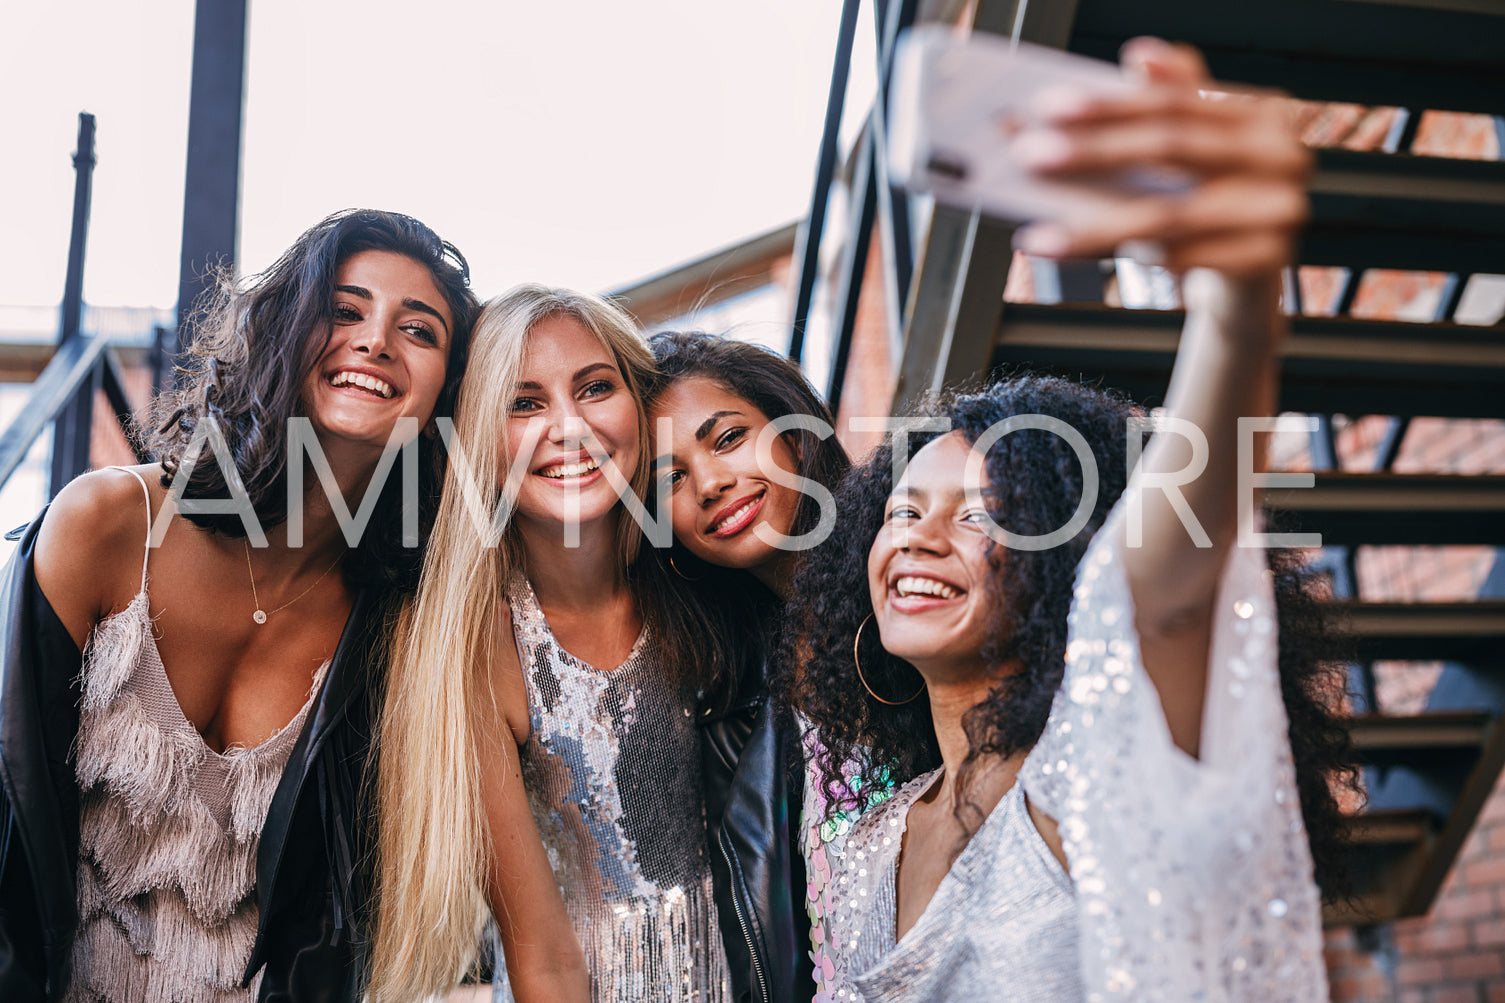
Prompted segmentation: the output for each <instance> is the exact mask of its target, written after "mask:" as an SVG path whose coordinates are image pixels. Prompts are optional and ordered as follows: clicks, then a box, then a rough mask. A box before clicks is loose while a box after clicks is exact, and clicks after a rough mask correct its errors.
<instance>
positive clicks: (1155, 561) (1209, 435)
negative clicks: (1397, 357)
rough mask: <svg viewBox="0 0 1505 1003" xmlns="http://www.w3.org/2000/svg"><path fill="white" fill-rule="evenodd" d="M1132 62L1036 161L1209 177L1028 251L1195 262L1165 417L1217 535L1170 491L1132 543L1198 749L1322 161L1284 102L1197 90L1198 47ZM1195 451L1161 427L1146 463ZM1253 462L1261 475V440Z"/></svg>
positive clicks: (1166, 464) (1196, 507)
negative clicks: (1289, 294)
mask: <svg viewBox="0 0 1505 1003" xmlns="http://www.w3.org/2000/svg"><path fill="white" fill-rule="evenodd" d="M1124 62H1125V65H1126V66H1127V67H1128V68H1129V69H1130V70H1131V71H1132V72H1136V73H1137V74H1138V75H1139V76H1141V77H1142V78H1143V79H1144V80H1145V82H1146V83H1145V87H1144V88H1143V89H1142V90H1140V91H1139V92H1137V93H1136V94H1135V95H1134V96H1131V97H1126V98H1115V99H1102V100H1096V101H1091V102H1078V103H1076V105H1075V106H1071V105H1065V106H1064V107H1063V109H1062V111H1061V112H1060V113H1059V114H1057V115H1055V116H1054V118H1055V123H1054V127H1053V128H1052V129H1050V130H1049V131H1050V132H1054V133H1057V134H1058V135H1059V136H1060V137H1061V138H1062V139H1064V140H1065V142H1064V143H1062V142H1057V141H1054V137H1051V140H1050V141H1047V142H1044V143H1040V142H1035V143H1033V144H1031V146H1032V149H1027V154H1029V155H1031V156H1032V160H1033V163H1032V166H1034V167H1035V168H1036V169H1038V170H1041V171H1044V172H1049V173H1073V172H1076V171H1088V170H1102V169H1108V170H1112V169H1116V168H1123V167H1127V166H1134V165H1152V166H1161V167H1172V168H1176V169H1179V170H1182V171H1185V172H1187V173H1189V174H1190V175H1192V176H1193V177H1194V178H1196V179H1197V184H1196V187H1195V188H1194V190H1192V191H1191V192H1188V193H1186V194H1184V195H1180V196H1171V197H1165V196H1158V197H1144V198H1139V199H1133V200H1126V201H1125V202H1124V203H1122V205H1121V206H1120V207H1118V208H1116V209H1115V210H1114V211H1112V212H1106V213H1103V214H1101V215H1100V216H1099V217H1098V218H1097V219H1095V220H1093V221H1092V223H1091V224H1088V225H1084V226H1082V227H1078V228H1076V229H1074V230H1068V229H1067V228H1066V227H1062V226H1057V225H1054V224H1050V225H1046V226H1043V227H1037V228H1033V229H1032V230H1030V231H1026V232H1025V233H1024V234H1023V235H1022V240H1021V243H1022V244H1023V246H1024V249H1025V250H1026V251H1030V250H1034V251H1038V252H1041V253H1049V254H1054V255H1062V256H1065V255H1083V254H1105V253H1111V252H1112V249H1113V248H1115V247H1117V246H1119V245H1120V244H1122V243H1123V242H1125V241H1153V242H1155V243H1156V244H1158V245H1159V246H1160V247H1161V248H1162V249H1163V252H1164V255H1165V263H1166V265H1167V266H1168V267H1170V268H1173V269H1175V270H1177V271H1184V272H1187V274H1186V276H1185V282H1184V284H1183V297H1184V299H1185V303H1186V328H1185V331H1184V332H1183V334H1182V338H1181V346H1180V351H1179V352H1178V354H1177V357H1176V364H1175V368H1174V370H1173V373H1172V376H1171V383H1170V388H1169V390H1168V392H1167V395H1166V411H1167V413H1168V415H1169V416H1171V417H1172V418H1177V419H1182V420H1184V421H1187V422H1190V423H1191V424H1192V425H1195V426H1196V428H1197V429H1199V430H1200V431H1201V433H1202V435H1203V437H1204V438H1205V440H1206V443H1207V465H1206V468H1205V469H1204V470H1203V472H1202V473H1201V475H1200V476H1198V477H1197V478H1196V479H1195V480H1193V481H1191V482H1190V483H1188V484H1186V485H1184V486H1183V487H1181V488H1180V490H1181V493H1182V496H1183V497H1184V498H1185V500H1186V503H1187V505H1188V507H1189V509H1190V512H1191V514H1192V515H1193V516H1194V517H1195V519H1196V522H1197V523H1199V524H1200V526H1201V527H1202V530H1203V531H1204V532H1205V534H1206V535H1205V539H1203V540H1202V541H1201V542H1202V543H1204V544H1210V545H1206V546H1199V545H1198V542H1197V541H1196V540H1195V539H1194V538H1193V536H1192V533H1191V532H1190V531H1189V529H1188V525H1187V524H1186V523H1185V522H1183V519H1182V516H1181V514H1180V513H1178V512H1177V511H1176V509H1175V508H1174V506H1173V504H1172V502H1171V496H1170V495H1169V494H1167V493H1166V492H1165V491H1160V490H1147V491H1145V492H1144V493H1143V509H1142V512H1143V522H1142V525H1143V538H1142V546H1139V547H1133V546H1130V547H1128V548H1126V550H1125V555H1124V564H1125V571H1126V573H1127V577H1128V580H1129V587H1130V592H1131V594H1132V596H1133V599H1134V605H1135V613H1136V622H1135V626H1136V628H1137V630H1138V633H1139V638H1140V645H1141V651H1142V654H1143V658H1144V666H1145V671H1146V672H1148V673H1149V675H1150V678H1151V679H1152V680H1153V681H1154V683H1155V686H1156V688H1157V690H1158V691H1159V693H1160V696H1161V701H1162V704H1163V706H1164V709H1165V716H1166V722H1167V724H1168V725H1169V727H1170V733H1171V737H1172V739H1173V740H1174V741H1175V742H1176V744H1177V745H1178V746H1179V747H1181V748H1182V749H1183V750H1185V751H1186V752H1188V753H1190V754H1192V755H1196V754H1197V752H1198V749H1199V747H1200V740H1201V720H1202V706H1203V701H1204V697H1205V693H1206V681H1207V655H1208V645H1209V641H1210V637H1211V629H1212V623H1213V614H1214V610H1213V606H1212V603H1213V600H1214V598H1215V593H1216V589H1217V584H1218V581H1219V579H1220V577H1221V574H1222V570H1223V566H1224V564H1225V563H1226V559H1227V556H1228V552H1229V548H1230V547H1232V546H1233V545H1234V543H1235V540H1236V536H1237V532H1238V492H1237V485H1238V419H1239V418H1240V417H1245V416H1250V417H1252V416H1265V415H1271V414H1274V413H1275V402H1276V383H1277V377H1278V368H1277V367H1278V365H1279V362H1278V353H1279V350H1280V346H1281V344H1282V341H1283V339H1284V337H1285V333H1286V322H1285V318H1284V316H1283V315H1282V313H1281V311H1280V308H1279V290H1280V269H1281V268H1282V267H1283V266H1285V265H1288V264H1289V263H1290V261H1291V254H1292V245H1293V243H1294V239H1295V234H1296V231H1297V229H1298V228H1299V227H1300V225H1301V224H1302V222H1304V221H1305V218H1306V214H1307V205H1306V198H1305V190H1304V189H1305V179H1306V173H1307V171H1308V170H1309V165H1310V155H1309V154H1308V153H1307V151H1306V150H1305V149H1304V148H1303V147H1302V146H1301V145H1300V143H1299V141H1298V140H1297V139H1296V137H1295V136H1294V134H1293V133H1292V131H1291V130H1290V128H1289V126H1288V125H1287V124H1286V121H1285V118H1284V114H1283V111H1282V109H1280V108H1279V107H1278V105H1277V104H1276V102H1274V101H1271V100H1269V99H1263V98H1250V97H1242V96H1241V97H1238V98H1234V99H1224V100H1217V99H1204V98H1201V97H1199V95H1198V94H1197V90H1198V88H1199V87H1201V86H1206V83H1207V76H1206V69H1205V67H1204V66H1203V65H1202V62H1201V59H1200V58H1199V57H1198V56H1196V54H1195V53H1192V52H1190V51H1189V50H1185V49H1174V48H1171V47H1170V46H1167V45H1166V44H1165V43H1163V42H1157V41H1154V40H1148V39H1141V40H1136V42H1133V43H1130V45H1129V46H1126V47H1125V53H1124ZM1261 445H1262V443H1257V447H1258V446H1261ZM1191 461H1192V449H1191V445H1190V443H1189V441H1188V440H1187V439H1186V438H1185V437H1183V436H1181V435H1177V434H1158V435H1156V436H1155V437H1154V438H1153V439H1152V440H1151V442H1150V444H1149V445H1148V446H1147V447H1146V449H1145V453H1144V457H1143V468H1142V469H1143V472H1144V473H1148V474H1156V473H1167V474H1169V473H1175V472H1177V471H1180V470H1182V469H1184V468H1186V467H1187V466H1188V464H1190V463H1191ZM1254 463H1255V467H1254V468H1255V470H1260V469H1263V465H1264V455H1263V450H1262V449H1261V448H1256V452H1255V458H1254Z"/></svg>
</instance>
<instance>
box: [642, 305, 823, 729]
mask: <svg viewBox="0 0 1505 1003" xmlns="http://www.w3.org/2000/svg"><path fill="white" fill-rule="evenodd" d="M648 344H649V347H651V348H652V349H653V356H654V360H655V361H656V362H657V364H658V379H657V380H656V381H655V382H654V384H653V386H652V387H651V388H650V389H649V392H648V400H647V405H648V408H649V410H650V411H651V410H652V407H653V402H654V401H655V400H656V399H657V398H658V397H659V396H661V395H662V394H663V393H664V392H665V391H666V390H668V389H669V387H671V386H673V385H674V384H676V383H679V382H681V381H683V380H688V379H697V378H700V379H707V380H710V381H712V382H713V383H715V384H716V385H717V386H719V387H720V388H721V389H723V390H725V391H726V392H727V393H729V394H732V395H733V396H736V397H740V398H741V399H742V400H744V401H746V402H747V403H748V404H751V405H752V406H753V407H754V408H756V409H757V410H759V411H761V412H762V413H763V416H764V417H765V418H768V419H769V420H774V419H778V418H782V417H784V416H786V415H791V414H799V415H809V416H811V417H814V418H816V419H818V420H820V421H823V422H825V423H826V425H827V426H828V427H829V428H831V429H832V430H833V434H831V435H828V436H827V437H825V438H821V437H820V436H818V435H816V434H815V433H814V432H811V431H809V430H808V429H793V430H791V431H789V432H785V433H784V434H785V435H786V436H787V437H788V438H789V440H790V444H791V446H793V448H794V453H795V456H796V458H797V459H796V462H797V473H798V474H799V476H801V477H807V478H809V479H810V480H812V481H814V482H815V483H817V484H821V485H824V486H825V487H830V488H834V487H835V486H836V485H837V484H839V483H840V482H841V480H842V478H843V477H845V476H846V474H847V472H848V471H849V470H850V469H851V466H852V462H851V460H849V459H848V458H847V453H846V450H845V449H843V448H842V446H841V443H840V442H839V441H838V440H837V438H836V436H835V434H834V429H835V427H836V421H835V419H834V418H833V417H832V415H831V409H830V408H829V407H828V406H827V405H826V402H825V401H824V400H822V399H821V397H820V394H818V393H816V391H815V388H814V387H812V386H811V385H810V382H809V381H808V380H807V379H805V374H804V373H803V372H801V371H800V368H799V366H797V365H795V364H794V363H793V362H791V361H790V360H789V359H787V358H785V357H784V356H782V355H778V354H776V353H774V352H771V351H769V350H768V349H766V348H763V347H761V346H759V345H754V344H752V343H750V342H746V341H738V340H737V339H735V338H729V337H727V336H725V335H717V334H709V333H706V332H703V331H662V332H659V333H658V334H655V335H653V337H651V338H649V339H648ZM819 519H820V505H819V503H818V502H817V501H816V499H815V498H814V497H812V496H811V495H808V494H805V495H801V497H800V502H799V508H798V509H797V510H796V511H795V516H794V521H793V523H792V524H791V527H790V531H789V532H790V535H791V536H800V535H802V534H805V533H808V532H810V531H811V530H812V529H814V528H815V525H816V523H817V522H818V521H819ZM669 557H672V558H673V560H674V563H673V565H666V567H668V569H669V570H670V572H671V573H670V574H669V575H667V576H666V577H667V581H668V582H669V584H670V586H671V587H673V588H674V589H676V590H682V591H686V592H693V593H694V595H695V601H696V602H697V604H698V605H699V606H701V607H702V608H703V609H707V610H709V611H710V612H707V613H705V614H703V615H706V616H708V617H714V618H718V623H717V625H718V628H719V629H720V630H722V631H723V636H724V638H725V640H724V642H723V643H724V644H727V645H729V646H730V648H731V649H735V650H728V651H727V652H726V659H727V664H738V663H740V664H741V665H743V666H744V669H745V671H757V670H760V669H761V668H762V664H761V662H762V659H761V653H762V644H761V641H762V640H763V639H764V638H767V637H770V636H772V634H773V633H774V632H775V629H776V624H777V621H778V620H779V618H780V615H781V612H782V609H783V603H782V602H780V601H778V599H777V598H776V597H775V596H773V595H772V594H771V593H770V592H769V591H768V589H766V588H765V587H764V586H763V585H762V584H761V583H760V582H759V581H758V580H757V579H756V578H754V577H753V576H752V575H751V574H749V573H748V572H746V571H742V570H739V569H736V568H722V567H718V566H716V565H713V564H708V563H706V562H705V561H702V560H701V559H700V558H698V557H696V556H694V555H693V554H691V553H690V552H689V551H688V550H686V549H685V548H684V547H683V546H680V545H679V544H678V543H676V544H675V545H674V546H673V547H672V549H671V551H670V553H668V554H666V555H660V558H661V560H664V561H667V559H668V558H669ZM686 579H690V580H692V581H693V585H691V586H690V587H688V588H686V587H685V582H686ZM739 654H740V656H741V657H738V655H739ZM754 667H755V668H754ZM733 682H735V680H733ZM738 688H739V687H736V686H733V687H732V688H731V689H729V690H728V691H726V692H725V693H724V694H723V696H724V698H725V699H730V698H731V697H732V696H733V695H735V691H736V689H738Z"/></svg>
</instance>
